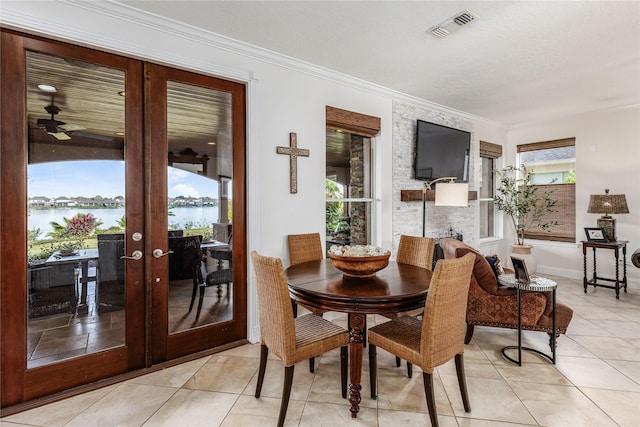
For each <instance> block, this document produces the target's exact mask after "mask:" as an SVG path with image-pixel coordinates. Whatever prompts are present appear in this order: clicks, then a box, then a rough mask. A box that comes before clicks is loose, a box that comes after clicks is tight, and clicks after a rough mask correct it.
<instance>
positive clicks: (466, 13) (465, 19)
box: [428, 9, 480, 38]
mask: <svg viewBox="0 0 640 427" xmlns="http://www.w3.org/2000/svg"><path fill="white" fill-rule="evenodd" d="M479 18H480V17H479V16H478V15H476V14H475V13H473V12H471V11H470V10H467V9H465V10H463V11H462V12H460V13H457V14H455V15H454V16H452V17H451V18H449V19H447V20H445V21H444V22H442V23H440V24H438V25H434V26H433V27H431V28H429V30H428V31H429V32H430V33H431V34H433V35H434V36H436V37H438V38H442V37H444V36H447V35H449V34H451V33H453V32H454V31H457V30H458V29H459V28H460V27H461V26H463V25H467V24H468V23H470V22H473V21H475V20H477V19H479Z"/></svg>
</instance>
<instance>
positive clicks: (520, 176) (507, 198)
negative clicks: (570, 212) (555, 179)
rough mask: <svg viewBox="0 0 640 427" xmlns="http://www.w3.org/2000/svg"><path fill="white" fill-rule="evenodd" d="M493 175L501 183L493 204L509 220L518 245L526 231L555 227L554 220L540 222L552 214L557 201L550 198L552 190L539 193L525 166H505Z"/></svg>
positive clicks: (522, 242) (531, 175)
mask: <svg viewBox="0 0 640 427" xmlns="http://www.w3.org/2000/svg"><path fill="white" fill-rule="evenodd" d="M493 173H495V174H496V175H497V176H498V178H499V180H500V187H499V188H498V189H497V190H496V195H495V196H494V198H493V202H494V203H495V205H496V207H497V208H498V209H499V210H501V211H503V212H504V213H505V214H507V215H508V216H509V217H510V219H511V225H512V226H513V230H514V231H515V234H516V240H517V244H518V245H523V244H524V235H525V233H526V232H527V231H528V230H531V229H533V228H541V229H543V230H545V231H550V228H551V227H555V226H556V225H558V221H555V220H552V221H547V222H543V221H544V217H545V215H546V214H547V213H550V212H555V210H554V209H553V207H554V206H555V204H556V203H557V200H555V199H553V198H552V197H551V194H552V193H553V190H546V191H541V190H540V188H538V187H537V186H535V185H532V184H531V179H532V177H533V172H532V171H531V170H529V169H527V168H526V167H525V166H524V165H521V166H520V167H519V168H517V167H515V166H507V167H505V168H504V169H501V170H494V171H493Z"/></svg>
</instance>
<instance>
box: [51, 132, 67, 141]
mask: <svg viewBox="0 0 640 427" xmlns="http://www.w3.org/2000/svg"><path fill="white" fill-rule="evenodd" d="M47 133H48V134H49V135H53V137H54V138H55V139H57V140H58V141H68V140H70V139H71V137H70V136H69V135H67V134H66V133H64V132H47Z"/></svg>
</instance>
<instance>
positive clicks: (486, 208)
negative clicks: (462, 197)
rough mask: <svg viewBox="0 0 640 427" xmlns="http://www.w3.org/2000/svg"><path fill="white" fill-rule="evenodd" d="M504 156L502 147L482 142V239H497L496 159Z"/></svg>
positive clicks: (480, 204)
mask: <svg viewBox="0 0 640 427" xmlns="http://www.w3.org/2000/svg"><path fill="white" fill-rule="evenodd" d="M501 156H502V146H501V145H497V144H492V143H490V142H485V141H480V162H481V173H480V191H479V193H478V202H479V206H480V238H481V239H485V238H489V237H496V232H495V231H496V228H497V227H496V225H495V221H496V215H495V205H494V203H493V196H494V195H495V188H496V185H495V177H494V174H493V170H494V169H495V168H496V164H495V163H496V159H497V158H499V157H501Z"/></svg>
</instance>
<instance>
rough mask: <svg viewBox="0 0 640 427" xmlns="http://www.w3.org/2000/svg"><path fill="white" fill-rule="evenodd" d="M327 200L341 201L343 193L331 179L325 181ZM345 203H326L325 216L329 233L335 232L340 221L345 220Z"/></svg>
mask: <svg viewBox="0 0 640 427" xmlns="http://www.w3.org/2000/svg"><path fill="white" fill-rule="evenodd" d="M325 198H327V199H340V198H342V193H341V192H340V188H339V187H338V185H337V184H336V183H335V182H333V181H332V180H330V179H325ZM343 215H344V205H343V202H331V203H326V208H325V216H326V223H327V231H328V232H333V231H334V229H335V228H336V226H337V225H338V224H339V223H340V221H343V220H344V216H343Z"/></svg>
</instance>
